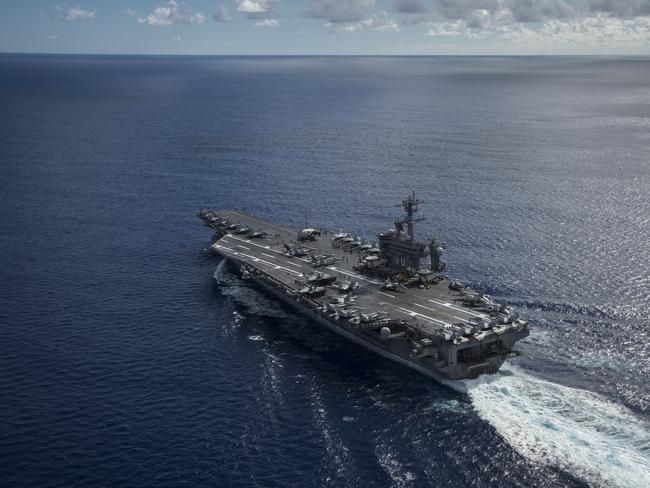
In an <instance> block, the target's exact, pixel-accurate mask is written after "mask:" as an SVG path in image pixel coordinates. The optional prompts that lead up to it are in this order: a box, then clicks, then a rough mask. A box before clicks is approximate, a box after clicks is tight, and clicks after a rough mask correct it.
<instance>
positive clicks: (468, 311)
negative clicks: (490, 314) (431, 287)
mask: <svg viewBox="0 0 650 488" xmlns="http://www.w3.org/2000/svg"><path fill="white" fill-rule="evenodd" d="M429 301H430V302H431V303H437V304H438V305H443V306H445V307H449V308H453V309H454V310H458V311H459V312H464V313H468V314H470V315H474V316H476V317H487V315H485V314H484V313H478V312H474V311H473V310H467V309H464V308H459V307H454V306H453V305H452V304H450V303H445V302H440V301H438V300H432V299H430V298H429Z"/></svg>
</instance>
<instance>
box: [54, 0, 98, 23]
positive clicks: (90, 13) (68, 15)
mask: <svg viewBox="0 0 650 488" xmlns="http://www.w3.org/2000/svg"><path fill="white" fill-rule="evenodd" d="M55 10H56V16H57V17H58V18H59V19H62V20H67V21H69V22H72V21H74V20H79V19H94V18H95V15H97V10H86V9H83V8H81V7H68V6H67V5H66V4H63V5H58V6H57V7H56V8H55Z"/></svg>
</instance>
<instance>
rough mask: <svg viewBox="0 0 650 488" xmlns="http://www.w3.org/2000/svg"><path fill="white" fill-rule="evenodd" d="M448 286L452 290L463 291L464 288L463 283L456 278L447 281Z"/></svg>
mask: <svg viewBox="0 0 650 488" xmlns="http://www.w3.org/2000/svg"><path fill="white" fill-rule="evenodd" d="M448 288H449V289H450V290H452V291H463V290H464V289H465V285H463V284H462V283H461V282H460V281H458V280H452V281H451V283H449V285H448Z"/></svg>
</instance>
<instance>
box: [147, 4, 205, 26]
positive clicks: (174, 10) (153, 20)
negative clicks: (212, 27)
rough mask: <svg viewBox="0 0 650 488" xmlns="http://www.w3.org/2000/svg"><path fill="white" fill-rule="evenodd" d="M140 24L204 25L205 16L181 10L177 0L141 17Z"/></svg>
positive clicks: (184, 9)
mask: <svg viewBox="0 0 650 488" xmlns="http://www.w3.org/2000/svg"><path fill="white" fill-rule="evenodd" d="M138 22H139V23H141V24H149V25H154V26H169V25H172V24H202V23H203V22H205V16H204V15H203V14H201V13H198V12H197V13H193V12H192V11H191V10H188V9H186V8H181V7H179V5H178V2H176V0H169V1H168V2H167V3H166V4H165V5H163V6H161V7H156V8H154V9H153V12H151V13H150V14H149V15H147V16H146V17H140V18H139V19H138Z"/></svg>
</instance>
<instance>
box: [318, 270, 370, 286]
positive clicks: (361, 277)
mask: <svg viewBox="0 0 650 488" xmlns="http://www.w3.org/2000/svg"><path fill="white" fill-rule="evenodd" d="M327 269H330V270H332V271H336V272H337V273H343V274H345V275H348V276H352V277H353V278H356V279H358V280H363V281H367V282H368V283H372V284H373V285H379V284H380V283H379V282H378V281H375V280H371V279H369V278H366V277H365V276H361V275H358V274H356V273H352V272H350V271H346V270H343V269H340V268H337V267H336V266H328V268H327Z"/></svg>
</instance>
